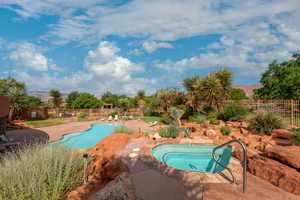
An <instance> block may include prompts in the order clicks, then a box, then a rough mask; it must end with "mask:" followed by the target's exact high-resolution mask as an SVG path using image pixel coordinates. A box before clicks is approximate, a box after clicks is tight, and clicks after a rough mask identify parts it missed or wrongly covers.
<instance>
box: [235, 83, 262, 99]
mask: <svg viewBox="0 0 300 200" xmlns="http://www.w3.org/2000/svg"><path fill="white" fill-rule="evenodd" d="M232 87H233V88H237V89H242V90H244V92H245V94H246V96H247V97H252V96H253V94H254V89H259V88H262V86H261V85H234V86H232Z"/></svg>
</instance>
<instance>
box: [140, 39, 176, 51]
mask: <svg viewBox="0 0 300 200" xmlns="http://www.w3.org/2000/svg"><path fill="white" fill-rule="evenodd" d="M143 47H144V49H145V50H146V51H147V52H148V53H153V52H154V51H156V49H159V48H173V46H172V45H171V44H169V43H167V42H155V41H146V42H144V43H143Z"/></svg>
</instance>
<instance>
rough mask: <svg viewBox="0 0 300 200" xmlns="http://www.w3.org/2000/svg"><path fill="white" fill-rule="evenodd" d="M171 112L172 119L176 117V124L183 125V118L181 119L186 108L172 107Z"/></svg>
mask: <svg viewBox="0 0 300 200" xmlns="http://www.w3.org/2000/svg"><path fill="white" fill-rule="evenodd" d="M169 113H170V117H171V118H172V119H174V121H175V122H176V125H177V126H179V127H180V126H181V120H180V119H181V117H182V116H183V114H184V110H180V109H178V108H175V107H171V108H170V109H169Z"/></svg>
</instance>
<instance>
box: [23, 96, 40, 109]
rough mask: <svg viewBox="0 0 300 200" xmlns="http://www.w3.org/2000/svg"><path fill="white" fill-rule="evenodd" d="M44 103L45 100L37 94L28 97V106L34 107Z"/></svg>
mask: <svg viewBox="0 0 300 200" xmlns="http://www.w3.org/2000/svg"><path fill="white" fill-rule="evenodd" d="M41 105H43V102H42V100H41V99H40V98H38V97H35V96H27V97H26V107H29V108H34V107H38V106H41Z"/></svg>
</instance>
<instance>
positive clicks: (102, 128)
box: [50, 124, 121, 149]
mask: <svg viewBox="0 0 300 200" xmlns="http://www.w3.org/2000/svg"><path fill="white" fill-rule="evenodd" d="M119 126H121V125H120V124H94V125H92V126H91V128H90V129H88V130H86V131H83V132H80V133H72V134H68V135H65V136H63V137H62V138H61V139H60V140H58V141H55V142H52V143H50V145H61V146H64V147H66V148H69V149H87V148H92V147H94V146H96V144H97V143H98V142H99V141H101V140H102V139H103V138H105V137H106V136H109V135H111V134H112V132H113V130H114V128H116V127H119Z"/></svg>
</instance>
